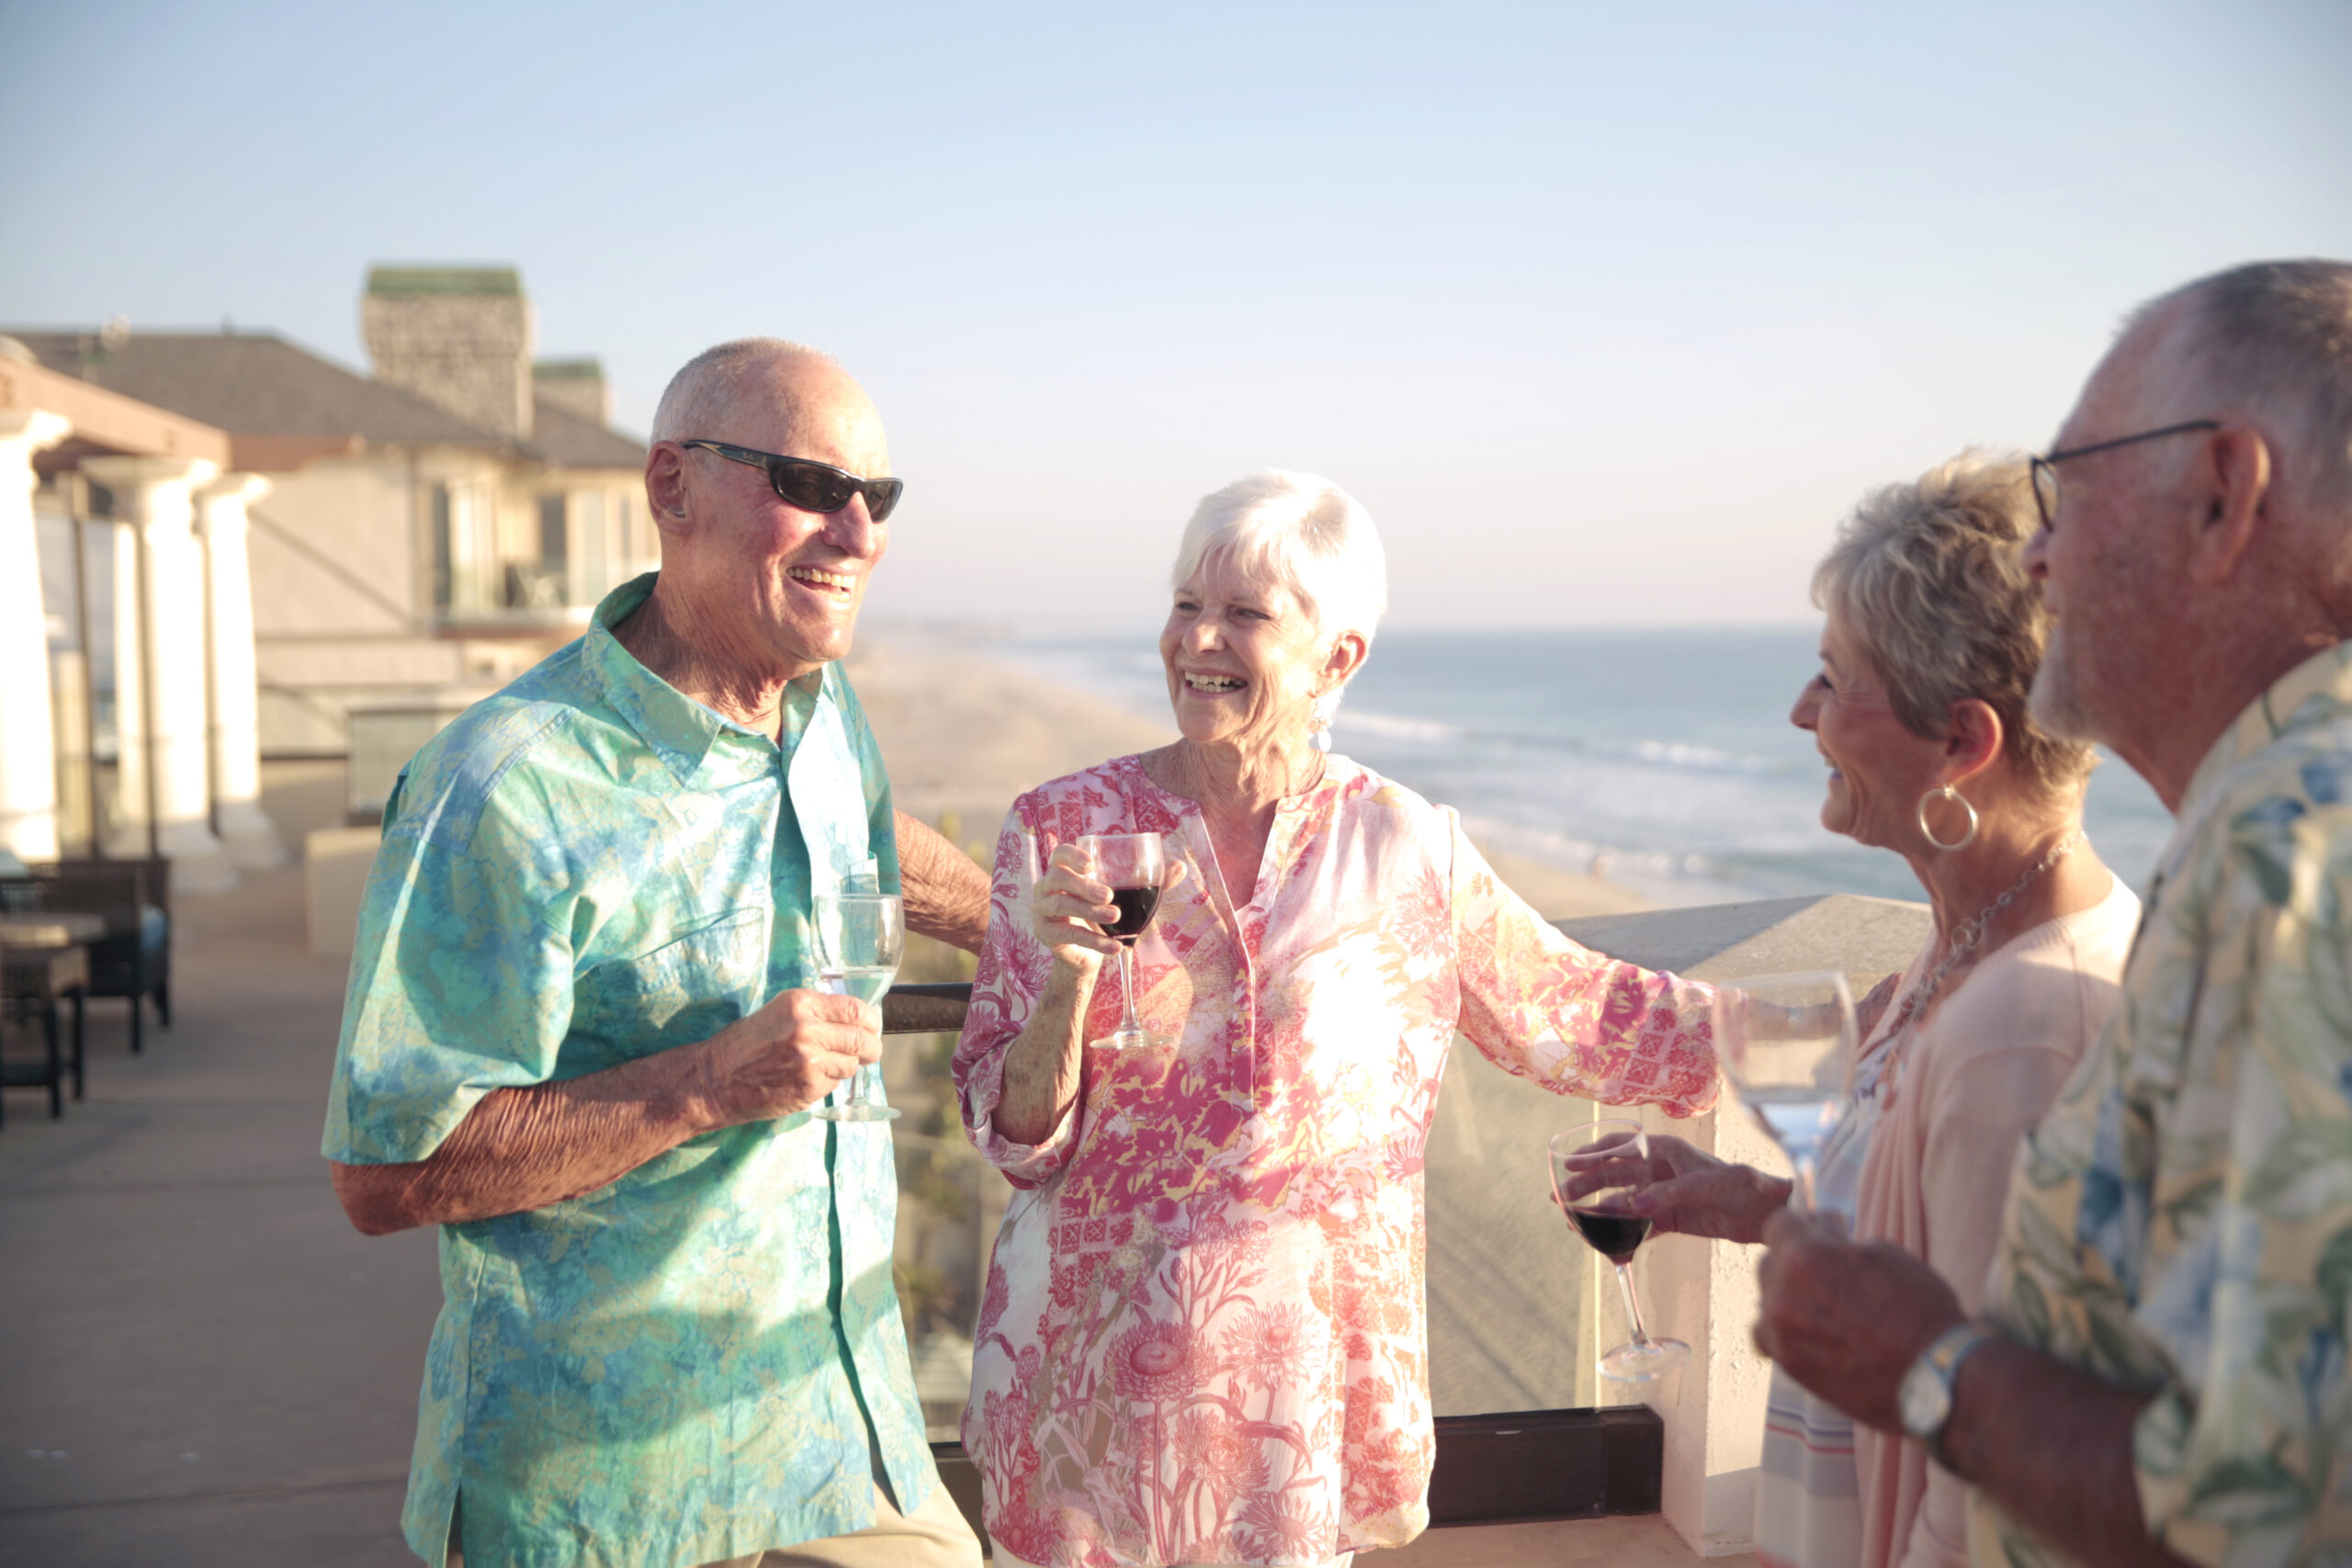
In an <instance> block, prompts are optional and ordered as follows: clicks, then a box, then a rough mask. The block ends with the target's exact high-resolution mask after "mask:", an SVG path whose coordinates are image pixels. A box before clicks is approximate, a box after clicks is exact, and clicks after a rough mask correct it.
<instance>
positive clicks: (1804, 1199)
mask: <svg viewBox="0 0 2352 1568" xmlns="http://www.w3.org/2000/svg"><path fill="white" fill-rule="evenodd" d="M1789 1168H1790V1169H1791V1171H1792V1172H1793V1174H1794V1179H1793V1180H1792V1181H1791V1182H1790V1183H1789V1207H1790V1208H1791V1209H1792V1210H1794V1211H1795V1212H1796V1213H1800V1214H1809V1213H1813V1210H1814V1201H1813V1161H1812V1160H1811V1159H1810V1158H1806V1159H1800V1160H1791V1161H1790V1162H1789Z"/></svg>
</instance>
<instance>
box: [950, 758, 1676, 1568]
mask: <svg viewBox="0 0 2352 1568" xmlns="http://www.w3.org/2000/svg"><path fill="white" fill-rule="evenodd" d="M1154 830H1156V831H1159V832H1160V833H1164V834H1166V835H1168V836H1169V841H1168V856H1169V859H1170V861H1171V862H1172V861H1175V860H1178V859H1182V861H1183V863H1184V867H1185V873H1186V874H1185V877H1184V880H1183V881H1182V883H1181V884H1180V885H1179V886H1177V887H1175V888H1174V889H1173V890H1171V891H1170V893H1169V894H1168V895H1167V896H1166V897H1164V898H1163V899H1162V900H1161V901H1160V905H1159V917H1158V919H1156V921H1155V922H1154V923H1153V925H1152V927H1151V929H1150V931H1148V932H1147V933H1146V935H1145V936H1144V938H1143V939H1142V940H1141V941H1140V942H1138V943H1137V944H1136V991H1137V1004H1136V1005H1137V1008H1138V1010H1139V1011H1140V1013H1141V1016H1142V1018H1143V1020H1144V1022H1145V1024H1146V1025H1147V1027H1148V1028H1150V1029H1151V1030H1152V1031H1154V1032H1158V1033H1161V1034H1165V1035H1169V1036H1171V1037H1174V1038H1175V1039H1177V1041H1178V1042H1179V1043H1177V1044H1176V1045H1175V1046H1173V1047H1171V1048H1168V1049H1162V1050H1146V1051H1125V1052H1114V1051H1105V1050H1094V1049H1089V1050H1087V1051H1086V1053H1085V1060H1084V1064H1083V1067H1082V1077H1081V1080H1080V1092H1079V1098H1078V1100H1077V1103H1076V1105H1075V1106H1074V1107H1073V1108H1072V1110H1071V1111H1070V1113H1069V1116H1067V1117H1066V1118H1064V1120H1063V1122H1062V1124H1061V1125H1060V1126H1058V1127H1057V1128H1056V1129H1055V1130H1054V1131H1053V1133H1052V1134H1050V1135H1049V1136H1048V1137H1047V1138H1046V1141H1045V1142H1044V1143H1042V1144H1039V1145H1035V1146H1034V1147H1033V1146H1030V1145H1021V1144H1014V1143H1011V1142H1009V1141H1007V1140H1006V1139H1005V1138H1003V1137H1002V1136H1001V1135H1000V1134H998V1133H997V1131H996V1129H995V1127H994V1125H993V1122H992V1118H993V1116H994V1114H995V1111H996V1106H997V1102H998V1100H999V1099H1000V1098H1001V1093H1002V1089H1003V1072H1004V1056H1005V1052H1006V1049H1007V1048H1008V1047H1009V1046H1010V1045H1011V1044H1012V1041H1013V1037H1014V1036H1015V1035H1017V1034H1018V1033H1019V1032H1021V1029H1022V1027H1023V1024H1024V1023H1026V1021H1028V1018H1029V1014H1030V1010H1032V1008H1034V1007H1035V1004H1036V1000H1037V998H1038V996H1039V995H1040V993H1041V992H1042V990H1043V988H1044V985H1045V979H1046V974H1047V972H1048V970H1049V969H1050V968H1051V966H1052V963H1053V960H1052V957H1051V955H1050V954H1048V953H1046V949H1045V948H1044V946H1043V945H1042V944H1040V943H1039V942H1037V940H1036V939H1035V935H1034V934H1033V933H1032V931H1030V928H1029V922H1028V917H1027V913H1026V911H1025V909H1023V908H1022V907H1021V905H1022V901H1023V899H1024V898H1025V897H1026V887H1027V883H1028V880H1029V877H1030V875H1031V873H1030V872H1029V871H1028V870H1027V869H1026V868H1028V867H1029V866H1031V865H1037V866H1042V865H1043V864H1044V863H1045V859H1046V856H1047V855H1049V854H1050V853H1051V852H1052V851H1053V849H1054V847H1055V846H1056V845H1057V844H1060V843H1063V842H1066V841H1068V840H1071V839H1075V838H1077V837H1079V836H1080V835H1081V834H1086V833H1103V832H1139V831H1154ZM1033 835H1034V840H1035V841H1034V845H1033V843H1032V842H1031V836H1033ZM1033 853H1034V855H1035V861H1034V862H1033V861H1032V860H1030V858H1029V857H1030V855H1031V854H1033ZM1215 866H1216V859H1215V856H1214V854H1213V853H1212V852H1211V851H1210V848H1209V837H1208V830H1207V826H1206V824H1205V823H1204V821H1203V819H1202V817H1201V813H1200V808H1199V807H1196V806H1195V805H1193V803H1192V802H1191V801H1188V800H1185V799H1182V798H1181V797H1179V796H1176V795H1170V794H1167V793H1166V792H1164V791H1162V790H1160V789H1159V787H1157V786H1156V785H1154V784H1152V783H1151V782H1150V781H1149V780H1148V779H1147V778H1146V777H1145V776H1144V773H1143V768H1142V765H1141V761H1140V759H1138V758H1135V757H1123V758H1120V759H1118V760H1117V761H1111V762H1106V763H1103V765H1101V766H1099V767H1094V768H1090V769H1088V770H1086V771H1085V772H1083V773H1074V774H1072V775H1070V776H1069V777H1068V778H1063V779H1057V780H1056V781H1055V782H1053V783H1052V784H1046V785H1045V786H1044V787H1043V788H1041V789H1038V790H1035V791H1033V792H1032V793H1030V794H1028V795H1023V796H1022V797H1021V799H1020V800H1019V801H1017V802H1015V803H1014V806H1013V809H1012V816H1011V817H1010V818H1007V820H1006V823H1005V828H1004V832H1003V835H1002V837H1001V839H1000V840H999V841H998V845H997V860H996V885H995V890H994V908H992V909H991V911H990V917H989V936H988V944H987V947H986V949H985V950H984V951H983V953H981V957H980V967H979V976H978V982H977V984H976V985H975V986H974V988H973V996H972V1010H971V1013H970V1016H969V1017H968V1018H967V1021H966V1022H965V1025H964V1037H963V1041H962V1043H961V1044H960V1045H959V1046H958V1048H957V1050H956V1084H957V1087H958V1089H959V1092H960V1093H961V1096H962V1099H963V1107H964V1120H965V1124H966V1126H967V1128H968V1129H969V1130H970V1133H971V1135H972V1141H973V1142H974V1143H975V1144H976V1145H978V1147H979V1149H980V1152H981V1153H982V1154H983V1155H985V1156H987V1157H988V1158H989V1160H990V1161H991V1162H992V1163H994V1164H995V1165H997V1166H998V1167H999V1168H1001V1169H1002V1170H1003V1171H1004V1173H1005V1174H1006V1176H1007V1177H1009V1178H1010V1179H1012V1183H1013V1185H1014V1187H1015V1188H1016V1189H1018V1190H1017V1191H1016V1192H1015V1194H1014V1196H1013V1199H1012V1206H1011V1208H1010V1209H1009V1210H1008V1211H1007V1213H1006V1214H1005V1217H1004V1224H1003V1227H1002V1229H1001V1230H1000V1231H999V1232H998V1234H997V1241H996V1253H995V1257H994V1258H993V1261H992V1263H991V1266H990V1268H989V1282H988V1292H987V1297H986V1300H985V1301H984V1302H983V1303H982V1305H981V1309H980V1320H979V1326H978V1333H977V1336H976V1337H977V1338H978V1348H977V1349H976V1352H975V1355H974V1358H973V1367H972V1396H971V1403H970V1404H968V1405H967V1407H966V1409H965V1413H964V1446H965V1450H966V1451H967V1453H969V1454H970V1455H971V1456H972V1457H973V1459H974V1460H975V1461H977V1462H978V1465H979V1467H980V1471H981V1473H982V1475H983V1477H984V1478H985V1479H986V1482H987V1504H988V1507H987V1522H988V1528H989V1534H990V1535H991V1536H993V1537H994V1538H995V1539H996V1540H998V1541H999V1542H1000V1543H1001V1544H1002V1545H1003V1547H1004V1548H1005V1549H1006V1550H1007V1551H1011V1552H1012V1553H1014V1554H1015V1555H1017V1556H1020V1557H1023V1558H1025V1559H1027V1560H1028V1561H1029V1562H1035V1563H1040V1564H1055V1565H1062V1568H1077V1565H1083V1568H1111V1565H1114V1564H1165V1563H1175V1562H1256V1563H1275V1562H1320V1561H1322V1560H1323V1559H1325V1558H1328V1557H1331V1556H1335V1555H1337V1554H1338V1553H1340V1552H1343V1551H1353V1550H1358V1549H1362V1548H1366V1547H1382V1546H1397V1545H1401V1544H1403V1543H1404V1542H1406V1541H1408V1540H1411V1539H1412V1538H1413V1537H1414V1536H1416V1535H1418V1534H1419V1532H1420V1530H1421V1529H1422V1528H1423V1527H1424V1526H1425V1525H1426V1524H1427V1523H1428V1519H1429V1509H1428V1506H1427V1494H1428V1487H1429V1475H1430V1461H1431V1459H1432V1458H1433V1457H1434V1453H1435V1448H1434V1441H1433V1439H1432V1437H1431V1434H1430V1401H1429V1382H1428V1370H1427V1369H1428V1355H1427V1342H1426V1334H1425V1330H1424V1327H1423V1324H1422V1280H1421V1258H1422V1207H1421V1150H1422V1145H1423V1144H1424V1142H1425V1141H1426V1139H1427V1137H1428V1135H1429V1128H1430V1118H1431V1116H1432V1114H1433V1113H1434V1111H1435V1109H1436V1105H1437V1091H1438V1082H1439V1079H1440V1077H1441V1076H1442V1072H1443V1068H1444V1064H1445V1054H1446V1050H1447V1048H1448V1047H1449V1046H1450V1045H1451V1044H1452V1043H1453V1037H1454V1033H1455V1032H1456V1031H1457V1030H1459V1031H1460V1032H1462V1033H1464V1034H1465V1035H1467V1036H1468V1037H1469V1038H1470V1040H1471V1041H1472V1042H1473V1043H1476V1045H1477V1047H1478V1049H1479V1050H1480V1051H1481V1052H1482V1053H1483V1054H1484V1055H1486V1056H1487V1058H1488V1059H1489V1060H1491V1061H1493V1062H1494V1063H1495V1064H1496V1065H1497V1066H1500V1067H1502V1068H1503V1069H1504V1070H1505V1071H1507V1072H1511V1073H1516V1074H1518V1075H1520V1076H1521V1077H1529V1078H1532V1079H1534V1080H1535V1081H1536V1082H1538V1083H1540V1084H1542V1085H1544V1087H1545V1088H1547V1089H1554V1090H1555V1091H1557V1092H1559V1093H1561V1094H1574V1095H1583V1096H1587V1097H1589V1098H1591V1099H1595V1100H1604V1101H1607V1102H1609V1103H1611V1104H1631V1103H1643V1102H1647V1103H1656V1104H1660V1105H1663V1106H1665V1107H1667V1108H1668V1111H1672V1112H1673V1113H1676V1114H1687V1113H1689V1112H1691V1111H1700V1110H1702V1109H1704V1108H1705V1107H1706V1106H1707V1105H1708V1104H1709V1103H1710V1102H1711V1101H1712V1100H1713V1098H1714V1092H1715V1089H1714V1086H1715V1070H1714V1056H1713V1050H1712V1048H1711V1046H1710V1045H1709V1043H1708V1038H1707V1023H1706V1018H1707V1009H1706V991H1705V988H1704V987H1700V986H1697V985H1694V984H1691V983H1690V982H1686V981H1681V980H1678V979H1676V978H1675V977H1674V976H1670V975H1653V974H1650V973H1648V972H1646V971H1645V970H1641V969H1637V968H1635V967H1634V966H1633V965H1632V964H1619V963H1614V962H1611V961H1610V960H1608V959H1604V958H1602V957H1600V955H1598V954H1596V953H1590V952H1588V951H1587V950H1585V949H1584V948H1581V947H1578V946H1577V944H1576V943H1574V942H1570V941H1568V940H1567V939H1566V937H1564V936H1562V935H1560V933H1559V932H1558V931H1555V930H1554V929H1553V928H1552V927H1551V926H1549V925H1547V924H1545V923H1544V921H1543V920H1542V919H1540V918H1538V917H1537V916H1536V914H1535V913H1534V911H1533V910H1532V909H1530V908H1528V907H1527V906H1526V905H1525V904H1524V903H1522V902H1521V900H1520V899H1519V898H1518V897H1515V896H1514V895H1513V894H1512V893H1511V892H1510V890H1509V889H1508V888H1506V887H1504V886H1502V884H1501V883H1499V882H1498V881H1497V880H1496V878H1495V875H1494V874H1493V873H1492V872H1491V871H1489V870H1488V869H1487V865H1486V863H1485V862H1484V861H1483V860H1482V859H1480V857H1479V855H1478V853H1477V852H1476V851H1475V850H1473V849H1472V848H1471V847H1470V843H1469V841H1468V840H1466V839H1465V838H1464V836H1463V833H1462V829H1461V826H1460V824H1459V823H1458V822H1457V820H1456V819H1455V817H1454V814H1453V811H1451V810H1449V809H1444V808H1441V807H1432V806H1430V804H1429V803H1428V802H1427V801H1424V800H1423V799H1421V798H1420V797H1419V795H1414V794H1413V793H1412V792H1411V791H1409V790H1407V789H1404V788H1402V787H1400V786H1399V785H1397V784H1391V783H1389V782H1388V781H1387V780H1385V779H1383V778H1381V777H1379V776H1378V775H1376V774H1374V773H1368V772H1366V771H1365V770H1364V769H1363V768H1360V767H1358V766H1356V765H1355V764H1354V763H1352V762H1350V761H1346V760H1345V759H1343V758H1340V757H1337V756H1334V757H1331V758H1330V759H1329V769H1328V771H1327V772H1326V774H1325V776H1324V779H1323V782H1322V783H1321V784H1317V786H1316V787H1315V788H1314V789H1312V790H1310V791H1308V792H1307V793H1306V794H1304V795H1295V796H1293V797H1291V798H1289V799H1285V800H1283V802H1282V803H1281V805H1280V807H1279V808H1278V810H1277V813H1276V817H1275V821H1274V827H1273V831H1272V836H1271V837H1270V838H1269V839H1268V840H1267V844H1266V852H1265V863H1264V865H1263V867H1262V869H1261V871H1260V874H1259V877H1258V886H1257V892H1256V897H1254V898H1253V899H1252V901H1251V902H1250V904H1249V905H1248V906H1247V907H1245V908H1239V909H1236V908H1233V906H1232V903H1231V901H1230V899H1229V898H1228V897H1227V894H1226V890H1225V885H1224V881H1223V878H1222V877H1220V876H1219V875H1218V874H1217V872H1216V869H1215ZM1119 1015H1120V997H1119V982H1118V970H1117V966H1116V964H1105V965H1104V967H1103V978H1102V981H1101V983H1100V984H1099V985H1098V986H1097V987H1096V988H1095V992H1094V998H1093V1001H1092V1004H1091V1010H1090V1012H1089V1015H1088V1018H1087V1037H1088V1038H1090V1039H1091V1038H1094V1037H1096V1036H1098V1035H1100V1034H1103V1033H1105V1032H1109V1031H1110V1030H1111V1029H1113V1028H1114V1027H1115V1026H1116V1024H1117V1022H1118V1020H1119ZM1537 1158H1538V1155H1537V1152H1536V1151H1533V1150H1531V1151H1529V1167H1528V1168H1529V1172H1530V1177H1529V1179H1531V1180H1532V1179H1535V1178H1534V1176H1533V1172H1534V1170H1535V1168H1536V1162H1537Z"/></svg>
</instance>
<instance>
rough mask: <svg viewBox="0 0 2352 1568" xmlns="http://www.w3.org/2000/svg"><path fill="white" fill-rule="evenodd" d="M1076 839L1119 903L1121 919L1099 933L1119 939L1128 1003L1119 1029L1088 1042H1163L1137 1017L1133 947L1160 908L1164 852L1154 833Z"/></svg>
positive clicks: (1119, 1046) (1130, 1046) (1122, 1046)
mask: <svg viewBox="0 0 2352 1568" xmlns="http://www.w3.org/2000/svg"><path fill="white" fill-rule="evenodd" d="M1078 842H1079V847H1080V849H1082V850H1084V851H1085V852H1086V854H1087V858H1088V859H1089V861H1091V863H1092V865H1093V874H1094V875H1095V876H1097V877H1100V878H1101V879H1102V880H1103V881H1104V882H1107V883H1109V884H1110V885H1111V902H1112V903H1114V904H1115V905H1116V906H1118V909H1119V918H1118V919H1115V920H1113V921H1112V922H1111V923H1110V924H1108V925H1106V926H1104V927H1103V935H1105V936H1109V937H1115V938H1117V939H1118V942H1119V995H1120V998H1121V999H1122V1000H1123V1001H1124V1002H1125V1007H1126V1017H1125V1021H1122V1022H1121V1023H1120V1025H1119V1027H1118V1028H1117V1029H1115V1030H1114V1031H1112V1032H1110V1033H1108V1034H1106V1035H1104V1036H1103V1037H1102V1038H1101V1039H1099V1040H1092V1041H1089V1042H1088V1043H1089V1044H1091V1045H1102V1046H1107V1047H1110V1048H1112V1049H1115V1050H1123V1051H1135V1050H1141V1049H1143V1048H1145V1047H1147V1046H1152V1045H1166V1044H1168V1043H1170V1042H1169V1041H1168V1040H1167V1039H1166V1038H1164V1037H1163V1036H1160V1035H1158V1034H1154V1033H1152V1032H1150V1031H1149V1030H1148V1029H1146V1028H1145V1027H1144V1026H1143V1022H1142V1021H1141V1020H1140V1019H1138V1018H1136V976H1135V947H1136V938H1137V937H1139V936H1141V935H1143V933H1144V931H1145V930H1146V929H1147V928H1148V927H1149V926H1150V924H1151V918H1152V916H1154V915H1156V914H1158V913H1159V893H1160V889H1161V887H1162V886H1164V885H1165V884H1166V882H1167V880H1168V860H1167V851H1166V850H1165V849H1164V848H1163V847H1162V845H1161V843H1160V840H1159V834H1157V833H1091V834H1089V835H1088V836H1086V837H1085V838H1082V839H1080V840H1079V841H1078Z"/></svg>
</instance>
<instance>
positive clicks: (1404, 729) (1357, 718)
mask: <svg viewBox="0 0 2352 1568" xmlns="http://www.w3.org/2000/svg"><path fill="white" fill-rule="evenodd" d="M1331 728H1332V730H1333V732H1334V733H1344V732H1346V731H1349V730H1355V731H1359V732H1361V733H1363V734H1365V735H1376V736H1378V737H1379V738H1380V739H1384V740H1430V741H1442V740H1458V739H1461V738H1462V736H1463V733H1464V731H1463V729H1462V728H1461V726H1459V725H1453V724H1442V723H1440V722H1438V721H1437V720H1436V719H1430V718H1404V717H1401V716H1397V715H1396V714H1389V713H1368V712H1365V711H1364V710H1363V709H1361V708H1341V709H1340V716H1339V717H1337V718H1335V719H1333V720H1332V721H1331Z"/></svg>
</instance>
